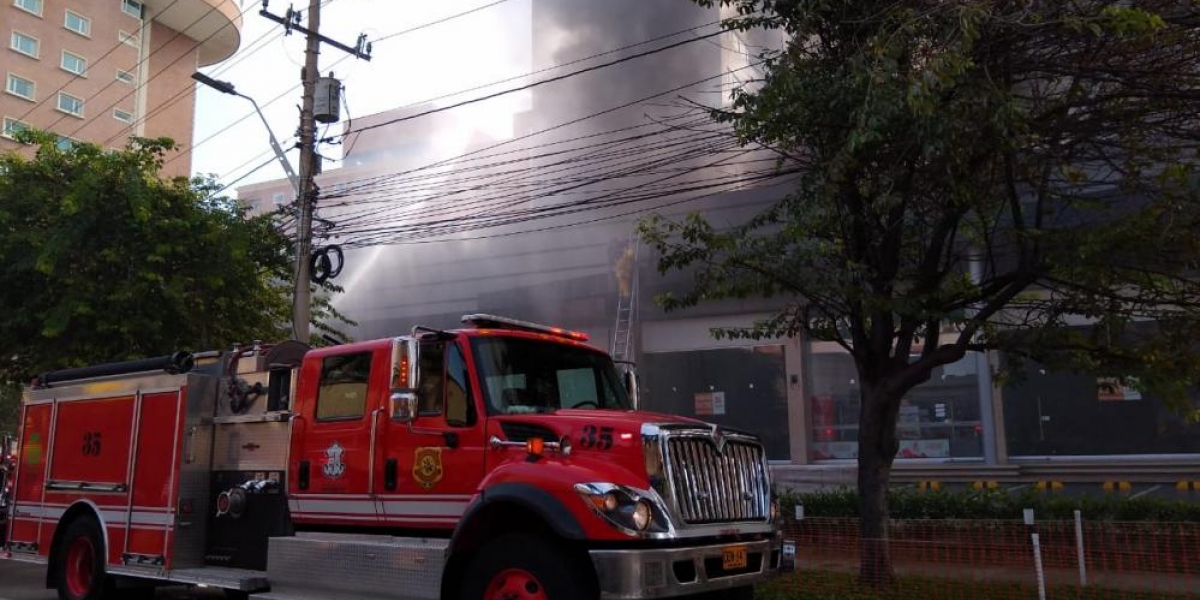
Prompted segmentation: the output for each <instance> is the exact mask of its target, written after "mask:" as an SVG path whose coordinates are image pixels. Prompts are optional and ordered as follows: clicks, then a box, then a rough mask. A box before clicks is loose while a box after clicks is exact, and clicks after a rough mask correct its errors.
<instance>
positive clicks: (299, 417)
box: [3, 315, 794, 600]
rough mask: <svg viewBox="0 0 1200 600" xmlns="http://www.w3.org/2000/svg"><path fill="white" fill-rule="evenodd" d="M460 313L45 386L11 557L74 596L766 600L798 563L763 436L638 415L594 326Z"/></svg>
mask: <svg viewBox="0 0 1200 600" xmlns="http://www.w3.org/2000/svg"><path fill="white" fill-rule="evenodd" d="M463 321H464V327H463V328H461V329H456V330H453V331H443V330H437V329H431V328H427V327H420V326H418V327H415V328H413V330H412V331H411V333H410V335H405V336H400V337H395V338H389V339H381V340H375V341H368V342H361V343H352V344H345V345H339V346H334V347H326V348H309V347H308V346H306V345H304V344H301V343H299V342H296V341H286V342H282V343H279V344H273V345H265V344H258V343H256V344H254V345H250V346H247V347H240V348H234V349H231V350H229V351H223V352H208V353H199V354H187V353H176V354H174V355H171V356H166V357H160V358H155V359H147V360H141V361H134V362H128V363H117V364H104V365H96V366H92V367H84V368H79V369H68V370H62V371H54V372H50V373H46V374H44V375H42V376H40V377H38V378H37V379H35V380H34V381H33V383H32V384H31V385H30V386H29V387H28V388H27V389H26V391H25V394H24V398H23V402H22V415H21V430H20V433H19V444H18V448H19V450H18V458H17V464H16V475H15V487H14V497H13V506H12V509H11V519H10V520H9V524H8V535H7V538H6V539H7V542H6V545H5V546H4V553H3V556H4V557H5V558H9V559H13V560H21V561H28V562H33V563H39V564H45V565H47V574H46V583H47V587H54V588H57V590H58V593H59V596H60V597H61V598H64V599H70V600H83V599H95V598H107V597H121V598H124V597H131V596H133V595H136V594H142V593H145V592H146V591H147V590H152V589H153V586H156V585H176V584H184V585H202V586H207V587H213V588H224V589H225V590H227V591H229V592H230V593H231V594H233V595H239V596H243V597H245V596H249V597H253V598H260V597H261V598H272V599H280V600H283V599H293V598H294V599H301V598H381V599H382V598H396V599H399V598H405V599H459V598H463V599H470V600H476V599H487V600H497V599H550V600H576V599H586V598H659V597H671V596H685V595H692V594H706V595H707V596H713V597H720V598H724V597H732V598H749V597H750V596H751V595H752V587H753V586H754V585H755V584H757V583H759V582H762V581H764V580H765V579H767V578H769V577H770V576H771V575H772V574H774V573H777V572H778V571H780V570H783V569H787V568H790V557H791V556H793V555H794V546H792V545H791V544H790V543H785V542H784V541H783V540H782V538H781V537H780V533H779V528H778V526H777V524H776V518H777V515H776V512H777V511H776V507H775V503H774V502H773V499H772V493H771V482H770V476H769V473H768V469H767V461H766V457H765V454H764V451H763V447H762V445H761V444H760V442H759V441H758V439H756V438H755V437H754V436H752V435H749V434H746V433H742V432H736V431H729V430H724V429H721V428H719V427H717V426H714V425H711V424H706V423H703V422H700V421H696V420H691V419H687V418H681V417H677V416H670V415H663V414H653V413H648V412H642V411H638V410H636V408H635V406H636V397H637V386H636V377H635V376H633V375H632V373H631V372H626V374H625V375H622V374H621V371H620V370H619V369H618V368H617V365H615V364H614V362H613V361H612V360H611V358H610V357H609V356H608V355H607V354H605V353H604V352H603V351H601V350H598V349H596V348H594V347H592V346H590V345H588V344H587V343H586V342H587V336H586V335H584V334H580V333H575V332H570V331H564V330H562V329H558V328H554V327H547V326H543V325H539V324H534V323H528V322H523V321H518V320H514V319H509V318H505V317H498V316H492V315H468V316H465V317H463Z"/></svg>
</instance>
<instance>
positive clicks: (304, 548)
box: [267, 533, 449, 600]
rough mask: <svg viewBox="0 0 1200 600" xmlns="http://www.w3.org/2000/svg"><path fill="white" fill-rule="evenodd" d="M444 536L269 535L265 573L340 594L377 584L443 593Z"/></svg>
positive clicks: (429, 595)
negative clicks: (442, 537)
mask: <svg viewBox="0 0 1200 600" xmlns="http://www.w3.org/2000/svg"><path fill="white" fill-rule="evenodd" d="M448 547H449V541H448V540H438V539H414V538H394V537H388V536H366V535H339V534H324V533H320V534H319V533H305V534H300V535H297V536H296V537H277V538H271V543H270V550H269V552H268V559H267V564H268V567H267V573H268V577H269V578H270V580H271V582H272V588H273V589H274V588H275V586H281V587H287V588H308V589H310V590H312V589H313V588H323V589H326V590H330V591H331V592H337V593H340V594H353V593H356V592H358V593H361V594H364V595H370V594H372V593H379V591H380V590H394V591H395V593H397V594H398V595H401V596H403V597H405V598H412V599H413V600H418V599H421V600H437V599H438V598H440V597H441V588H442V570H443V569H444V568H445V566H446V551H447V548H448Z"/></svg>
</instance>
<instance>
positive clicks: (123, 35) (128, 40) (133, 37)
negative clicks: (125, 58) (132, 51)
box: [117, 31, 142, 48]
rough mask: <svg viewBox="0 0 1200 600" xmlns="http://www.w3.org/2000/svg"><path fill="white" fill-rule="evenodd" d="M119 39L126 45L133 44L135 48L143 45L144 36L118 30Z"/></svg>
mask: <svg viewBox="0 0 1200 600" xmlns="http://www.w3.org/2000/svg"><path fill="white" fill-rule="evenodd" d="M117 40H119V41H120V42H121V43H122V44H125V45H126V46H133V47H134V48H141V47H142V38H140V37H138V36H137V34H134V33H129V32H128V31H119V32H117Z"/></svg>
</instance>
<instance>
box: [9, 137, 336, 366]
mask: <svg viewBox="0 0 1200 600" xmlns="http://www.w3.org/2000/svg"><path fill="white" fill-rule="evenodd" d="M20 139H21V141H23V142H25V143H26V144H30V145H33V146H34V147H35V148H36V154H35V155H34V156H33V157H32V158H26V157H23V156H21V155H20V154H18V153H16V152H10V153H8V154H6V155H4V156H3V157H0V315H2V316H0V352H2V356H3V361H0V381H4V382H10V383H11V382H24V381H28V380H29V378H30V377H33V376H36V375H37V374H39V373H42V372H45V371H47V370H51V369H58V368H66V367H74V366H82V365H86V364H94V363H99V362H112V361H120V360H127V359H134V358H144V357H148V356H159V355H165V354H168V353H170V352H173V351H176V350H213V349H222V348H228V347H230V346H231V345H232V344H235V343H243V344H244V343H250V342H252V341H254V340H265V341H273V340H280V339H286V338H287V337H288V334H289V328H287V327H286V324H287V323H288V322H289V320H290V314H291V312H290V311H291V285H290V281H291V278H292V275H291V260H290V258H289V253H290V244H289V243H288V240H287V239H286V238H285V237H284V236H283V235H282V234H281V233H280V232H279V231H278V230H277V229H276V227H275V226H274V225H272V223H271V221H270V219H269V218H266V217H263V218H246V215H245V214H244V212H243V211H242V210H241V209H240V208H239V207H238V206H237V205H236V203H234V202H233V201H231V200H230V199H228V198H225V197H213V196H212V195H211V192H212V191H214V189H215V186H214V185H213V182H211V181H203V180H198V181H196V182H194V183H193V182H189V181H188V180H186V179H184V178H178V179H174V180H164V179H162V178H160V176H159V169H160V167H161V165H162V156H163V154H164V152H165V151H166V150H168V149H170V148H171V147H172V146H173V142H171V140H169V139H153V140H151V139H135V140H133V141H132V142H131V143H130V145H129V146H128V148H127V149H125V150H123V151H108V150H104V149H102V148H100V147H98V146H95V145H92V144H86V143H79V144H73V145H71V146H70V147H69V148H64V147H59V146H58V145H57V144H56V143H55V138H54V136H51V135H48V134H45V133H41V132H34V131H26V132H22V133H21V134H20ZM330 311H331V309H329V308H328V307H318V309H317V310H315V311H314V314H316V315H317V317H318V318H322V319H331V320H332V319H337V318H340V315H338V314H337V313H333V312H330ZM328 325H329V324H328V323H324V322H323V323H321V324H320V326H321V327H327V326H328Z"/></svg>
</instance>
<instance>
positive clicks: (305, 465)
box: [296, 460, 309, 490]
mask: <svg viewBox="0 0 1200 600" xmlns="http://www.w3.org/2000/svg"><path fill="white" fill-rule="evenodd" d="M308 470H309V462H308V461H307V460H302V461H300V476H299V477H298V478H297V479H299V480H300V481H299V482H297V484H296V485H297V487H299V488H300V489H302V490H307V489H308Z"/></svg>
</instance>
